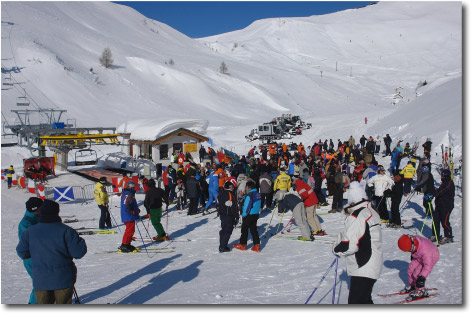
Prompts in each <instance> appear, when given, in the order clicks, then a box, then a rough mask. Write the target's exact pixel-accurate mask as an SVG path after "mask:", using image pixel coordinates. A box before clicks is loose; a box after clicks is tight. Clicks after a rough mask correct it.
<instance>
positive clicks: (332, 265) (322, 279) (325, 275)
mask: <svg viewBox="0 0 471 313" xmlns="http://www.w3.org/2000/svg"><path fill="white" fill-rule="evenodd" d="M336 261H337V256H336V257H335V259H334V261H333V262H332V264H330V266H329V268H328V269H327V272H325V274H324V276H322V278H321V280H320V281H319V283H318V284H317V286H316V288H314V290H313V291H312V293H311V295H310V296H309V298H307V300H306V302H305V303H304V304H308V302H309V300H311V298H312V296H313V295H314V293H315V292H316V291H317V289H319V287H320V285H321V284H322V282H323V281H324V279H325V278H326V277H327V274H329V272H330V270H331V269H332V267H334V264H335V262H336Z"/></svg>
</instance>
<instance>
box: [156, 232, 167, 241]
mask: <svg viewBox="0 0 471 313" xmlns="http://www.w3.org/2000/svg"><path fill="white" fill-rule="evenodd" d="M152 240H154V241H166V240H170V237H169V236H168V235H167V234H166V233H163V235H162V236H154V237H152Z"/></svg>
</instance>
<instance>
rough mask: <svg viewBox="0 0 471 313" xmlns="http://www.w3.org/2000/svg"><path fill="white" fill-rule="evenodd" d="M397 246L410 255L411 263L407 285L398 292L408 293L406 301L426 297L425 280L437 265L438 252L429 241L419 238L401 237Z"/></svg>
mask: <svg viewBox="0 0 471 313" xmlns="http://www.w3.org/2000/svg"><path fill="white" fill-rule="evenodd" d="M397 246H398V247H399V249H401V250H402V251H404V252H410V253H411V262H410V264H409V268H408V269H407V275H408V278H409V281H408V283H409V284H408V285H407V286H406V287H405V288H404V289H402V290H401V291H400V292H401V293H410V295H409V297H410V298H409V297H408V298H407V299H406V300H413V299H417V298H422V297H426V296H428V292H427V289H425V280H426V279H427V276H428V275H429V274H430V273H431V272H432V270H433V267H434V266H435V264H437V262H438V260H439V258H440V251H438V248H437V247H436V246H435V245H434V244H433V243H432V242H431V241H430V240H428V239H427V238H425V237H421V236H412V235H402V236H401V237H399V240H398V241H397Z"/></svg>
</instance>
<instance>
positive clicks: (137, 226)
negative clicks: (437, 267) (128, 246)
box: [136, 220, 150, 258]
mask: <svg viewBox="0 0 471 313" xmlns="http://www.w3.org/2000/svg"><path fill="white" fill-rule="evenodd" d="M141 222H142V220H141ZM142 224H144V222H143V223H142ZM136 228H137V231H138V232H139V236H141V240H142V244H143V245H144V249H145V250H146V253H147V256H148V257H149V258H150V255H149V251H147V247H146V244H145V243H144V238H142V234H141V230H140V229H139V225H138V223H136Z"/></svg>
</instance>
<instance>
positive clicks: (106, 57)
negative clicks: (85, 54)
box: [100, 48, 113, 68]
mask: <svg viewBox="0 0 471 313" xmlns="http://www.w3.org/2000/svg"><path fill="white" fill-rule="evenodd" d="M112 57H113V55H112V54H111V49H110V48H105V50H103V53H102V54H101V57H100V64H101V65H103V66H104V67H106V68H110V67H111V66H112V65H113V58H112Z"/></svg>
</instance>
